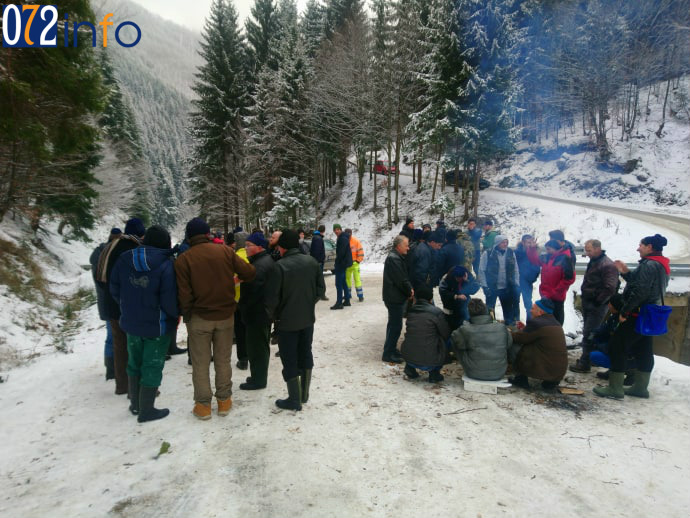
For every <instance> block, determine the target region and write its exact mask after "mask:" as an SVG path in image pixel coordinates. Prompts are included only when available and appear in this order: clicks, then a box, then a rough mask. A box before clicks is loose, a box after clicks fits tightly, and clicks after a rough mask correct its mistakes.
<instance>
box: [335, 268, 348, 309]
mask: <svg viewBox="0 0 690 518" xmlns="http://www.w3.org/2000/svg"><path fill="white" fill-rule="evenodd" d="M335 292H336V300H335V303H336V304H342V303H343V298H345V299H349V297H348V292H347V283H346V282H345V270H341V269H340V268H336V269H335Z"/></svg>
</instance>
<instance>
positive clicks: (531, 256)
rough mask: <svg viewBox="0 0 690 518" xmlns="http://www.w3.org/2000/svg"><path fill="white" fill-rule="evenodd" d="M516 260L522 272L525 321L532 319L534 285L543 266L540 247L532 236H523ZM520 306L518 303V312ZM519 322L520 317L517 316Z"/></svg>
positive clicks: (516, 251)
mask: <svg viewBox="0 0 690 518" xmlns="http://www.w3.org/2000/svg"><path fill="white" fill-rule="evenodd" d="M515 259H516V260H517V264H518V269H519V270H520V294H521V295H522V304H523V306H524V307H525V315H526V316H525V320H526V321H528V320H529V319H530V318H532V294H533V292H534V283H535V281H536V280H537V277H539V272H540V271H541V265H540V264H539V247H537V242H536V240H535V239H534V237H532V236H531V235H530V234H525V235H524V236H522V240H521V241H520V243H518V246H517V247H516V248H515ZM519 309H520V304H519V303H518V312H519ZM517 317H518V320H519V318H520V315H519V314H518V315H517Z"/></svg>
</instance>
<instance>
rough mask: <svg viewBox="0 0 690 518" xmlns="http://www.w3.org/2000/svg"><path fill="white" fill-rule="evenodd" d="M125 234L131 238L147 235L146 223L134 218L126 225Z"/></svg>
mask: <svg viewBox="0 0 690 518" xmlns="http://www.w3.org/2000/svg"><path fill="white" fill-rule="evenodd" d="M125 234H127V235H129V236H137V237H141V236H143V235H144V234H146V227H145V226H144V222H143V221H141V220H140V219H139V218H132V219H130V220H129V221H127V223H126V224H125Z"/></svg>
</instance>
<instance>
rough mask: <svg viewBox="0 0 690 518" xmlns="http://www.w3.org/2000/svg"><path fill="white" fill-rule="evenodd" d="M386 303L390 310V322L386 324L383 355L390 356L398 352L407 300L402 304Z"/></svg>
mask: <svg viewBox="0 0 690 518" xmlns="http://www.w3.org/2000/svg"><path fill="white" fill-rule="evenodd" d="M385 304H386V309H387V310H388V324H386V341H385V343H384V344H383V357H384V358H385V357H388V356H390V355H391V354H393V353H397V348H398V339H399V338H400V333H402V328H403V313H404V312H405V308H406V307H407V302H401V303H400V304H390V303H388V302H386V303H385Z"/></svg>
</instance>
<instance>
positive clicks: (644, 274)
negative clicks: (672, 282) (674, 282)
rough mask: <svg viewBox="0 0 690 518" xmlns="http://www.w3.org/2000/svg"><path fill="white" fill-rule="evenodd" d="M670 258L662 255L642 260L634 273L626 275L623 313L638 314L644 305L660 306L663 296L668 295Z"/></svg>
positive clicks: (653, 255) (654, 255)
mask: <svg viewBox="0 0 690 518" xmlns="http://www.w3.org/2000/svg"><path fill="white" fill-rule="evenodd" d="M668 263H669V261H668V258H667V257H664V256H662V255H661V254H656V253H655V254H652V255H651V256H649V255H648V256H647V257H644V258H642V259H640V263H639V265H638V267H637V268H635V270H633V271H632V272H628V273H624V274H623V278H624V279H625V282H626V285H625V289H624V290H623V307H622V308H621V313H622V314H623V315H628V314H630V313H637V312H638V311H639V308H640V306H642V305H644V304H660V303H661V294H662V292H663V293H666V286H668V277H669V273H670V269H669V266H668Z"/></svg>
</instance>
